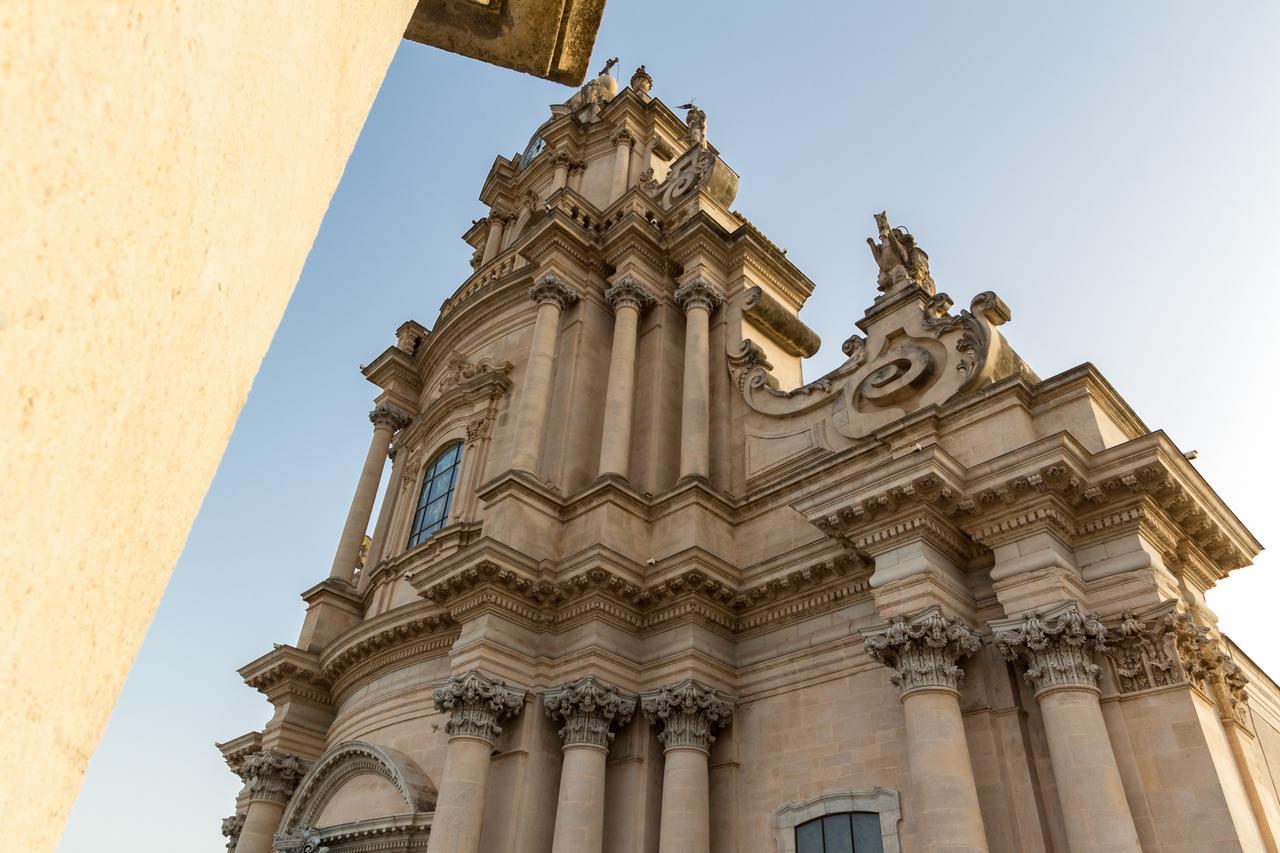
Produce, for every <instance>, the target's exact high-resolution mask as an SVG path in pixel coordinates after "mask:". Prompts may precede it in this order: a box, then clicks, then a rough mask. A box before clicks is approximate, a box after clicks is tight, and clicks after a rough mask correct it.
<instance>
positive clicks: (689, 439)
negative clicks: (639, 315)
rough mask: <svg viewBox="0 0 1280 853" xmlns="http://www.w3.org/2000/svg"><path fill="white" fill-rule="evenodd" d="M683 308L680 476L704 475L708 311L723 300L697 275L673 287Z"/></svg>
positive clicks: (707, 432)
mask: <svg viewBox="0 0 1280 853" xmlns="http://www.w3.org/2000/svg"><path fill="white" fill-rule="evenodd" d="M675 296H676V303H677V304H678V305H679V306H680V309H681V310H682V311H684V315H685V327H684V398H683V401H682V403H681V406H680V477H681V478H684V477H706V476H707V474H708V473H709V468H710V461H709V459H710V447H711V445H710V436H711V424H710V416H711V362H710V358H711V353H710V335H711V332H710V326H711V312H712V311H714V310H715V308H716V306H717V305H719V304H720V303H721V302H723V301H724V296H723V295H722V294H721V293H720V290H719V288H717V287H716V286H715V285H713V284H711V283H710V282H708V281H707V280H706V279H704V278H703V277H702V276H700V275H695V276H694V277H693V278H691V279H689V281H687V282H686V283H685V284H684V285H683V286H682V287H680V288H679V289H677V290H676V293H675Z"/></svg>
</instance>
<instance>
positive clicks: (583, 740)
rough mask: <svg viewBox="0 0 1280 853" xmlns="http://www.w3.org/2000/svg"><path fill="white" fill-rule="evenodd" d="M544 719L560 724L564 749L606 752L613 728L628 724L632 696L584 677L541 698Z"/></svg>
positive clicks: (596, 680) (632, 704) (633, 701)
mask: <svg viewBox="0 0 1280 853" xmlns="http://www.w3.org/2000/svg"><path fill="white" fill-rule="evenodd" d="M543 703H544V704H545V706H546V709H547V716H548V717H550V718H551V719H552V720H557V719H559V720H563V721H564V726H563V727H562V728H561V729H560V739H561V740H562V741H564V745H565V746H571V745H588V746H599V747H605V748H607V747H608V746H609V743H610V742H611V741H612V740H613V731H612V729H613V727H617V728H621V727H623V726H625V725H626V724H627V723H629V722H630V721H631V715H632V714H634V713H635V710H636V700H635V697H633V696H627V695H625V694H623V693H620V692H619V691H618V690H617V688H614V687H611V686H609V685H608V684H605V683H604V682H602V681H600V680H599V679H597V678H595V677H594V676H587V677H586V678H582V679H579V680H578V681H575V682H573V683H571V684H565V685H563V686H561V687H558V688H556V689H555V690H548V691H547V692H546V693H545V694H543Z"/></svg>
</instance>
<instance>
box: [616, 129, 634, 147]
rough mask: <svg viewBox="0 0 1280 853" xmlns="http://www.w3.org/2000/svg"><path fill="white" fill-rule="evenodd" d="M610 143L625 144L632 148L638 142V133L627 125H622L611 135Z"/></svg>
mask: <svg viewBox="0 0 1280 853" xmlns="http://www.w3.org/2000/svg"><path fill="white" fill-rule="evenodd" d="M609 143H610V144H611V145H619V146H620V145H625V146H627V147H628V148H630V147H631V146H632V145H635V144H636V135H635V134H634V133H632V132H631V131H630V130H627V129H626V128H625V127H620V128H618V129H617V130H615V131H614V132H613V135H612V136H610V137H609Z"/></svg>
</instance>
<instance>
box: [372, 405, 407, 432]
mask: <svg viewBox="0 0 1280 853" xmlns="http://www.w3.org/2000/svg"><path fill="white" fill-rule="evenodd" d="M412 420H413V418H412V417H410V416H409V414H408V413H407V412H404V411H402V410H401V409H398V408H396V407H395V406H393V405H391V404H390V403H388V402H386V401H385V400H384V401H382V402H381V403H379V404H378V405H376V406H374V407H373V411H372V412H370V413H369V421H370V422H371V423H372V424H373V425H374V427H375V428H378V427H386V428H387V429H389V430H391V431H392V432H396V431H398V430H402V429H404V428H405V427H407V426H408V425H409V423H410V422H411V421H412Z"/></svg>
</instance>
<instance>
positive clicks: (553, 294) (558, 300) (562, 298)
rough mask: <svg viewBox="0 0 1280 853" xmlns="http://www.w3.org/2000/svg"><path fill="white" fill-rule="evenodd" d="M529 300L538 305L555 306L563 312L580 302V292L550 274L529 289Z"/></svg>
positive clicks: (553, 274) (558, 277)
mask: <svg viewBox="0 0 1280 853" xmlns="http://www.w3.org/2000/svg"><path fill="white" fill-rule="evenodd" d="M529 298H530V299H532V300H533V301H534V302H536V303H537V304H538V305H555V306H557V307H558V308H559V309H560V310H561V311H563V310H565V309H566V308H568V307H569V306H570V305H572V304H573V303H575V302H577V301H578V292H577V291H576V290H574V289H573V288H572V287H570V286H569V285H568V284H565V282H564V280H563V279H562V278H560V276H558V275H556V274H555V273H552V272H549V273H546V274H544V275H543V276H542V277H541V278H539V279H538V280H537V281H536V282H534V283H533V287H530V288H529Z"/></svg>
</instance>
